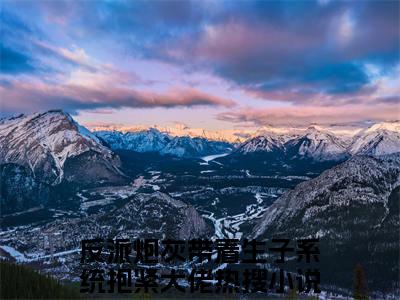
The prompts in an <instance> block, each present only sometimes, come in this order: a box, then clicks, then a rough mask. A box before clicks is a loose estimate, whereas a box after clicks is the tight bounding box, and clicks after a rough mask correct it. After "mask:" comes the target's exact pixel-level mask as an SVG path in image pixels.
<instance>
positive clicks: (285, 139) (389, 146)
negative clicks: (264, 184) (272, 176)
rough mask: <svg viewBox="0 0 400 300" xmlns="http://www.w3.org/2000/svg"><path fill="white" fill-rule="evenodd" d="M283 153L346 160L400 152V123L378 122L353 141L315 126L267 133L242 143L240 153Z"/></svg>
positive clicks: (293, 156) (319, 158) (237, 150)
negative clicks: (282, 132)
mask: <svg viewBox="0 0 400 300" xmlns="http://www.w3.org/2000/svg"><path fill="white" fill-rule="evenodd" d="M262 152H264V153H271V152H281V153H282V154H285V155H287V156H288V157H289V158H302V157H305V158H311V159H314V160H317V161H324V160H343V159H346V158H348V157H350V156H354V155H359V154H369V155H375V156H379V155H385V154H392V153H396V152H400V122H384V123H378V124H375V125H373V126H371V127H370V128H368V129H365V130H363V131H361V132H359V133H358V134H357V135H355V136H354V137H353V139H351V140H350V141H349V140H347V139H343V138H341V137H340V136H337V135H335V134H333V133H331V132H329V131H326V130H321V129H319V128H318V127H315V126H311V127H309V128H308V129H307V130H306V131H305V132H303V133H302V134H299V133H296V134H293V135H288V134H281V135H279V134H276V133H265V134H264V135H261V136H257V137H254V138H251V139H249V140H247V141H246V142H244V143H242V144H241V145H240V146H239V147H238V148H237V149H236V150H235V151H234V154H236V155H238V154H239V155H240V154H242V155H247V154H252V153H262Z"/></svg>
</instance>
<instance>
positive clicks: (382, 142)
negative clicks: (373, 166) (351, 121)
mask: <svg viewBox="0 0 400 300" xmlns="http://www.w3.org/2000/svg"><path fill="white" fill-rule="evenodd" d="M349 152H350V153H351V154H353V155H356V154H367V155H374V156H379V155H384V154H391V153H396V152H400V121H395V122H383V123H378V124H375V125H373V126H371V127H370V128H368V129H366V130H363V131H361V132H360V133H359V134H357V135H356V136H355V137H354V139H353V142H352V143H351V145H350V147H349Z"/></svg>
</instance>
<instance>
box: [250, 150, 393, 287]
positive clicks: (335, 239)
mask: <svg viewBox="0 0 400 300" xmlns="http://www.w3.org/2000/svg"><path fill="white" fill-rule="evenodd" d="M399 190H400V154H399V153H398V154H392V155H386V156H380V157H379V158H374V157H370V156H355V157H353V158H352V159H350V160H348V161H346V162H344V163H342V164H340V165H338V166H336V167H334V168H332V169H329V170H327V171H325V172H323V173H322V174H321V175H320V176H318V177H316V178H315V179H312V180H310V181H307V182H303V183H300V184H299V185H298V186H297V187H296V188H295V189H294V190H292V191H289V192H287V193H285V194H284V195H283V196H282V197H280V198H279V199H278V200H277V201H276V202H275V203H273V204H272V205H271V206H270V207H268V209H267V210H266V212H265V213H264V215H263V217H262V218H261V219H260V221H259V222H258V224H257V225H256V226H255V227H254V229H253V233H252V236H253V237H254V238H257V239H270V238H272V237H285V238H297V239H298V238H307V237H308V238H309V237H319V238H320V248H321V264H320V266H321V273H325V274H326V276H327V277H325V278H326V280H327V282H330V283H331V284H334V285H337V286H341V287H343V288H348V289H351V284H352V283H351V276H348V274H352V272H353V269H354V267H355V266H356V264H357V263H360V264H361V265H362V266H363V268H364V269H365V272H366V275H367V278H368V275H369V276H370V278H375V281H374V282H369V283H368V284H369V287H370V288H371V290H372V291H374V290H376V291H395V290H398V288H399V286H398V274H399V267H398V265H397V261H398V249H399V247H400V244H399V233H400V221H399V204H400V194H399ZM380 257H385V259H380Z"/></svg>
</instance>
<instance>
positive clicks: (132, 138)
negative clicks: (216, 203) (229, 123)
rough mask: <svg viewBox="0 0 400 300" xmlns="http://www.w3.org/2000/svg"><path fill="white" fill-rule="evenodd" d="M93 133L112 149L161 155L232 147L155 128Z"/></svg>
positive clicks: (205, 152) (209, 152)
mask: <svg viewBox="0 0 400 300" xmlns="http://www.w3.org/2000/svg"><path fill="white" fill-rule="evenodd" d="M94 134H95V135H96V136H97V137H98V138H99V139H101V140H102V141H104V142H105V144H106V145H108V146H109V147H110V148H111V149H113V150H132V151H136V152H141V153H143V152H158V153H160V154H162V155H172V156H177V157H186V158H187V157H201V156H206V155H212V154H218V153H222V152H229V151H231V149H232V147H233V146H232V145H231V144H229V143H227V142H221V141H210V140H208V139H205V138H200V137H189V136H170V135H168V134H166V133H163V132H160V131H158V130H157V129H155V128H150V129H148V130H144V131H137V132H126V133H123V132H119V131H97V132H95V133H94Z"/></svg>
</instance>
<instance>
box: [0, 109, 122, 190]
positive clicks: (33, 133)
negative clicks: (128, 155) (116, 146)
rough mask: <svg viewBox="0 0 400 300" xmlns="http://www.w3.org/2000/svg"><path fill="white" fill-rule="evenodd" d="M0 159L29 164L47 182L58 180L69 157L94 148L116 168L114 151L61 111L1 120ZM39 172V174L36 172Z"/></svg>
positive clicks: (3, 161)
mask: <svg viewBox="0 0 400 300" xmlns="http://www.w3.org/2000/svg"><path fill="white" fill-rule="evenodd" d="M0 142H1V145H0V162H1V163H15V164H19V165H23V166H25V167H28V168H29V169H30V170H31V171H32V172H33V174H35V175H37V176H38V175H39V173H40V176H42V177H44V179H45V181H46V182H48V183H52V184H56V183H59V182H61V180H62V179H63V176H64V166H65V163H66V161H67V160H68V159H69V158H72V157H77V156H79V155H81V154H83V153H85V152H88V151H93V152H95V153H97V155H98V156H99V157H101V158H102V160H105V161H107V162H109V163H110V164H111V165H114V167H115V168H117V167H118V165H119V162H118V159H117V158H116V157H115V155H114V154H113V152H112V151H111V150H109V149H107V148H106V147H104V146H103V145H102V144H100V143H99V139H98V138H97V137H96V136H94V135H93V134H92V133H90V131H89V130H87V129H86V128H85V127H83V126H80V125H79V124H78V123H76V122H75V121H74V120H73V119H72V117H71V116H70V115H69V114H68V113H65V112H63V111H60V110H51V111H48V112H45V113H35V114H32V115H22V116H19V117H18V118H11V119H5V120H2V121H1V122H0ZM38 172H39V173H38Z"/></svg>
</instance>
